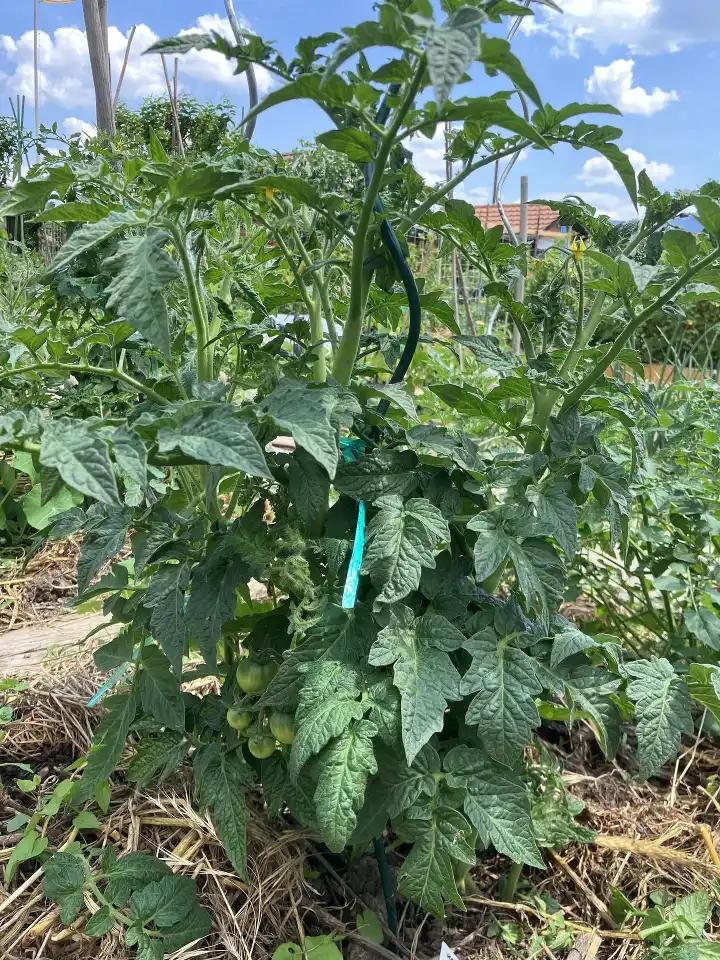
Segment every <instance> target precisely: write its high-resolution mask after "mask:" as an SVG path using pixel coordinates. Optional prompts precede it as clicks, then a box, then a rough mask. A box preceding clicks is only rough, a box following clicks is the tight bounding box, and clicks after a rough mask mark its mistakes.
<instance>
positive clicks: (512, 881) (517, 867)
mask: <svg viewBox="0 0 720 960" xmlns="http://www.w3.org/2000/svg"><path fill="white" fill-rule="evenodd" d="M522 872H523V865H522V863H514V864H513V865H512V867H510V870H509V871H508V875H507V877H506V879H505V884H504V887H503V900H505V902H506V903H514V902H515V895H516V894H517V888H518V883H519V882H520V877H521V876H522Z"/></svg>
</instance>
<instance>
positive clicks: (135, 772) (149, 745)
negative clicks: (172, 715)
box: [127, 730, 189, 789]
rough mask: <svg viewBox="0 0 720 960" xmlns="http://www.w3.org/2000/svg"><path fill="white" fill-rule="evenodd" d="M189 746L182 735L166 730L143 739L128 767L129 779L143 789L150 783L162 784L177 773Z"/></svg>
mask: <svg viewBox="0 0 720 960" xmlns="http://www.w3.org/2000/svg"><path fill="white" fill-rule="evenodd" d="M188 748H189V744H188V742H187V740H186V739H185V737H184V736H183V735H182V734H181V733H175V732H174V731H172V730H165V731H163V732H162V733H159V734H157V735H156V736H153V737H143V739H142V740H141V741H140V744H139V745H138V748H137V750H136V751H135V755H134V756H133V758H132V760H131V761H130V766H129V767H128V771H127V774H128V778H129V779H130V780H132V781H133V782H134V783H137V785H138V787H139V788H140V789H142V788H143V787H145V786H147V785H148V784H149V783H151V782H152V783H162V781H163V780H165V779H166V778H167V777H169V776H170V775H171V774H172V773H174V772H175V771H177V770H178V769H179V767H180V764H181V763H182V761H183V758H184V757H185V755H186V754H187V752H188Z"/></svg>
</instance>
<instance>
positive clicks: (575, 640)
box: [550, 623, 598, 667]
mask: <svg viewBox="0 0 720 960" xmlns="http://www.w3.org/2000/svg"><path fill="white" fill-rule="evenodd" d="M597 645H598V644H597V641H596V640H594V639H593V637H589V636H588V635H587V634H586V633H583V632H582V630H578V628H577V627H576V626H574V625H573V624H572V623H568V625H567V626H566V627H565V628H564V629H563V630H561V632H560V633H556V634H555V637H554V639H553V645H552V651H551V653H550V666H551V667H556V666H557V665H558V664H559V663H562V662H563V660H567V659H568V658H569V657H574V656H575V654H576V653H582V652H583V650H590V649H591V648H592V647H596V646H597Z"/></svg>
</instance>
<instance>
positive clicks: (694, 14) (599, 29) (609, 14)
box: [522, 0, 720, 57]
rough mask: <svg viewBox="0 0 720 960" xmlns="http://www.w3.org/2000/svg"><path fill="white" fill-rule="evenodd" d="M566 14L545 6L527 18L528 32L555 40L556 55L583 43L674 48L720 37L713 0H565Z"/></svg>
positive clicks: (575, 51) (641, 49) (572, 52)
mask: <svg viewBox="0 0 720 960" xmlns="http://www.w3.org/2000/svg"><path fill="white" fill-rule="evenodd" d="M561 5H562V7H563V12H562V14H559V13H556V12H554V11H552V10H543V11H542V12H541V13H539V15H537V16H535V17H525V18H524V22H523V25H522V29H523V30H524V31H525V32H526V33H537V32H541V33H544V34H547V35H549V36H550V37H551V38H552V39H553V41H554V47H553V50H552V52H553V53H554V54H555V55H556V56H560V55H569V56H573V57H577V56H579V55H580V48H581V47H582V45H583V44H585V43H589V44H592V45H593V46H594V47H597V49H599V50H602V51H605V50H608V49H609V48H610V47H613V46H619V47H625V48H627V49H628V50H629V51H630V52H631V53H660V52H666V53H674V52H676V51H677V50H680V49H682V48H683V47H687V46H689V45H691V44H694V43H704V42H705V43H707V42H713V41H717V40H718V39H720V4H719V3H717V2H714V0H682V2H680V0H564V2H563V3H562V4H561Z"/></svg>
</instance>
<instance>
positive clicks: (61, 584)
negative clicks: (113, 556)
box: [0, 537, 80, 633]
mask: <svg viewBox="0 0 720 960" xmlns="http://www.w3.org/2000/svg"><path fill="white" fill-rule="evenodd" d="M3 556H4V557H7V556H8V551H4V553H3ZM79 556H80V539H79V538H78V537H69V538H67V539H66V540H53V541H47V542H46V543H44V544H43V545H42V546H41V547H40V549H39V550H38V551H37V552H36V553H34V554H33V555H32V556H31V557H30V558H29V560H28V559H27V557H26V556H25V553H24V552H23V551H19V552H18V555H17V557H16V558H15V559H14V560H12V561H11V562H10V563H8V562H7V560H6V561H5V565H4V569H3V571H2V574H0V633H5V632H6V631H7V630H14V629H17V628H19V627H27V626H30V625H31V624H34V623H43V624H45V625H47V624H48V623H49V622H50V621H52V620H53V619H54V618H55V617H57V616H59V615H60V614H61V613H62V611H63V609H64V608H65V607H66V605H67V603H68V601H69V600H71V599H72V598H73V597H75V596H76V595H77V562H78V558H79Z"/></svg>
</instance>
